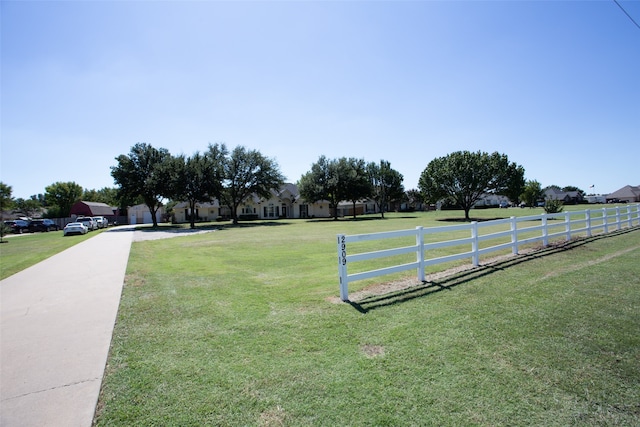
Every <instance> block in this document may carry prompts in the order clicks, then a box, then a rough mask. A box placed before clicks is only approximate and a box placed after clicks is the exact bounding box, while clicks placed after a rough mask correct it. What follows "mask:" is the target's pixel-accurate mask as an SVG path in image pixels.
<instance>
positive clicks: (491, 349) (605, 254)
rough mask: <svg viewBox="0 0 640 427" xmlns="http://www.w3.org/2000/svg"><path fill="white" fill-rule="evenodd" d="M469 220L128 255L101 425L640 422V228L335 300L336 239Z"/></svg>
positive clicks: (282, 230) (310, 229)
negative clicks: (395, 288) (380, 292)
mask: <svg viewBox="0 0 640 427" xmlns="http://www.w3.org/2000/svg"><path fill="white" fill-rule="evenodd" d="M520 212H522V213H520ZM473 213H474V214H475V215H474V216H478V215H482V216H484V217H487V218H490V217H496V216H499V215H503V216H506V215H513V214H527V215H529V214H532V213H534V212H533V211H530V210H529V209H524V210H519V209H518V210H515V209H510V210H509V211H508V213H507V212H506V211H504V212H503V211H500V210H488V211H474V212H473ZM458 215H460V213H455V212H430V213H419V214H418V213H417V214H408V215H400V214H390V215H389V218H388V219H386V220H375V219H370V220H359V221H346V220H343V221H338V222H334V221H311V222H306V221H278V222H270V223H263V222H255V223H245V224H241V225H240V226H238V227H230V226H224V227H221V228H220V229H219V230H218V231H214V232H211V233H207V234H202V235H194V236H189V237H179V238H175V239H168V240H156V241H147V242H138V243H134V244H133V247H132V251H131V256H130V260H129V266H128V270H127V278H126V284H125V287H124V291H123V297H122V302H121V306H120V311H119V314H118V320H117V324H116V328H115V331H114V336H113V342H112V349H111V354H110V358H109V362H108V366H107V371H106V376H105V380H104V383H103V390H102V394H101V398H100V401H99V407H98V413H97V416H96V420H95V424H96V425H99V426H102V425H105V426H106V425H163V426H172V425H175V426H187V425H193V426H200V425H221V426H227V425H228V426H238V425H264V426H272V425H273V426H276V425H296V426H298V425H302V426H318V425H327V426H329V425H330V426H334V425H349V426H374V425H375V426H383V425H397V426H407V425H481V426H500V425H505V426H506V425H509V426H513V425H544V426H549V425H576V426H583V425H593V426H595V425H598V426H600V425H639V424H640V403H638V402H640V332H639V331H640V316H639V315H638V313H640V275H639V274H638V273H639V268H638V261H637V260H638V259H640V229H638V228H637V227H636V228H635V229H633V230H627V231H622V232H616V233H612V234H610V235H608V236H596V237H593V238H589V239H580V240H576V241H572V242H570V243H569V244H567V245H564V246H561V247H552V248H548V249H545V250H542V251H540V252H537V253H534V254H528V255H523V256H519V257H517V258H512V259H509V260H505V261H501V262H498V263H494V264H488V265H483V266H482V267H480V268H478V269H474V270H471V271H465V272H461V273H457V274H454V275H453V276H449V277H444V278H441V279H438V280H437V281H434V282H431V283H425V284H416V286H414V287H412V288H409V289H405V290H402V291H397V292H394V293H392V294H388V295H378V296H372V297H368V298H365V299H363V300H360V301H357V302H355V303H353V304H347V303H336V302H335V301H336V297H337V296H338V293H339V289H338V277H337V256H336V243H335V236H336V234H338V233H346V234H359V233H367V232H376V231H386V230H398V229H409V228H414V227H415V226H417V225H423V226H431V225H436V224H437V225H442V224H443V222H442V220H443V219H447V218H449V217H452V216H458ZM409 274H411V273H409ZM369 285H371V283H368V282H362V283H360V284H358V285H357V286H356V288H357V287H360V288H362V287H365V286H369Z"/></svg>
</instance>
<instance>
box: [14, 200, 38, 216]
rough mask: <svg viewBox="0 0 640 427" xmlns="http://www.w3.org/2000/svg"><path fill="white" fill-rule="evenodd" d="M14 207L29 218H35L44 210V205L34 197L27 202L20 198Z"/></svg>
mask: <svg viewBox="0 0 640 427" xmlns="http://www.w3.org/2000/svg"><path fill="white" fill-rule="evenodd" d="M14 205H15V207H16V209H17V210H18V211H20V213H22V214H23V215H24V216H26V217H29V218H31V217H33V216H35V214H36V213H38V212H39V211H40V210H41V209H42V204H41V203H40V201H39V200H38V199H36V198H34V196H31V198H30V199H26V200H25V199H23V198H18V199H16V200H15V203H14Z"/></svg>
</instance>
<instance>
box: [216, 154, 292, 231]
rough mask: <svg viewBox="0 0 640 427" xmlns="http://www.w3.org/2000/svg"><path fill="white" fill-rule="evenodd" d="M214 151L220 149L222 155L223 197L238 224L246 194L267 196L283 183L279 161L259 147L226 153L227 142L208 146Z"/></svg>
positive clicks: (247, 195)
mask: <svg viewBox="0 0 640 427" xmlns="http://www.w3.org/2000/svg"><path fill="white" fill-rule="evenodd" d="M212 150H217V151H218V153H219V155H220V158H221V162H222V167H223V177H224V188H223V190H222V192H221V200H222V202H223V203H224V204H225V205H226V206H228V207H229V209H230V210H231V217H232V218H233V223H234V224H237V223H238V207H239V206H240V203H242V202H243V201H244V200H245V199H247V197H249V196H251V195H252V194H256V195H258V196H259V197H263V198H265V199H268V198H270V197H271V190H273V189H278V188H280V187H281V186H282V184H283V183H284V176H283V175H282V173H281V172H280V168H279V166H278V164H277V162H276V161H275V160H272V159H270V158H268V157H265V156H263V155H262V154H261V153H260V152H259V151H257V150H248V149H246V148H245V147H242V146H239V147H236V148H234V150H233V151H232V152H231V154H230V155H227V154H226V147H225V145H224V144H222V145H220V146H219V145H218V144H216V145H213V146H211V147H210V148H209V151H210V152H211V151H212Z"/></svg>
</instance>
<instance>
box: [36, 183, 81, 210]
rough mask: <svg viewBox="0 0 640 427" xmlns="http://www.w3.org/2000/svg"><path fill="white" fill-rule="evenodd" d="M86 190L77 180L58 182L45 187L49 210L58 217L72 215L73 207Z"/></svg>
mask: <svg viewBox="0 0 640 427" xmlns="http://www.w3.org/2000/svg"><path fill="white" fill-rule="evenodd" d="M83 192H84V190H83V189H82V187H81V186H80V185H78V184H76V183H75V182H56V183H53V184H51V185H49V186H47V187H46V188H45V200H46V201H47V204H48V205H49V211H50V212H51V213H55V215H54V216H56V217H68V216H70V215H71V207H72V206H73V204H74V203H75V202H77V201H79V200H80V199H81V198H82V194H83Z"/></svg>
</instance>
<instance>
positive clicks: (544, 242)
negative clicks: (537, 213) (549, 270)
mask: <svg viewBox="0 0 640 427" xmlns="http://www.w3.org/2000/svg"><path fill="white" fill-rule="evenodd" d="M542 246H544V247H545V248H546V247H547V246H549V228H548V227H547V213H546V212H545V213H543V214H542Z"/></svg>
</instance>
